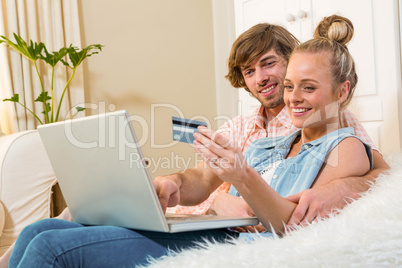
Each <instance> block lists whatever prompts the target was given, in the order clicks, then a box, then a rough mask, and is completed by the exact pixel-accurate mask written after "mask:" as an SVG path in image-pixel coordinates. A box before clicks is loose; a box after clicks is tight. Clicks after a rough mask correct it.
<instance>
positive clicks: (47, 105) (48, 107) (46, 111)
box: [35, 100, 51, 116]
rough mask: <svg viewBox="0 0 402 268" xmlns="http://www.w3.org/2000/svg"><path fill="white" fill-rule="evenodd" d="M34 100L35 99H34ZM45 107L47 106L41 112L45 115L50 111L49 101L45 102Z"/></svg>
mask: <svg viewBox="0 0 402 268" xmlns="http://www.w3.org/2000/svg"><path fill="white" fill-rule="evenodd" d="M35 101H36V100H35ZM46 107H47V110H46V109H44V110H43V111H42V114H44V115H45V116H47V114H48V113H49V111H50V109H51V107H50V103H46Z"/></svg>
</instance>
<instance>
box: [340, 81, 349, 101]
mask: <svg viewBox="0 0 402 268" xmlns="http://www.w3.org/2000/svg"><path fill="white" fill-rule="evenodd" d="M349 92H350V81H349V80H346V81H345V82H343V83H342V84H341V85H340V86H339V91H338V103H339V104H341V103H342V102H344V101H345V100H346V99H347V98H348V96H349Z"/></svg>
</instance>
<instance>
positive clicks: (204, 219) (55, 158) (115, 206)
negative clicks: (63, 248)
mask: <svg viewBox="0 0 402 268" xmlns="http://www.w3.org/2000/svg"><path fill="white" fill-rule="evenodd" d="M38 131H39V134H40V137H41V139H42V142H43V144H44V147H45V149H46V152H47V154H48V156H49V159H50V162H51V165H52V167H53V170H54V172H55V174H56V177H57V179H58V182H59V185H60V188H61V190H62V193H63V196H64V199H65V201H66V203H67V206H68V207H69V209H70V212H71V215H72V217H73V219H74V221H75V222H78V223H81V224H85V225H113V226H121V227H126V228H130V229H136V230H145V231H157V232H171V233H173V232H186V231H196V230H206V229H217V228H226V227H235V226H245V225H256V224H258V222H259V221H258V219H257V218H255V217H248V218H244V217H226V216H217V215H187V214H186V215H179V214H166V215H165V214H164V213H163V211H162V208H161V205H160V203H159V199H158V196H157V194H156V191H155V188H154V185H153V183H152V178H151V175H150V172H149V170H148V168H147V165H146V163H145V160H144V156H143V154H142V152H141V148H140V142H144V141H143V140H142V139H141V140H140V141H138V140H137V137H136V135H135V132H134V129H133V126H132V123H131V119H130V116H129V115H128V114H127V112H126V111H124V110H123V111H116V112H111V113H104V114H99V115H93V116H88V117H84V118H78V119H72V120H71V119H70V120H66V121H63V122H57V123H52V124H47V125H42V126H39V127H38Z"/></svg>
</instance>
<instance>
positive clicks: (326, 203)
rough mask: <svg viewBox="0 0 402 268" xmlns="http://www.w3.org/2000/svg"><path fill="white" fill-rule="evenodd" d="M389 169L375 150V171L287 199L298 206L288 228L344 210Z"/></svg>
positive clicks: (331, 182) (332, 182) (338, 180)
mask: <svg viewBox="0 0 402 268" xmlns="http://www.w3.org/2000/svg"><path fill="white" fill-rule="evenodd" d="M387 169H389V166H388V164H387V163H386V162H385V160H384V158H383V157H382V155H381V154H380V153H379V152H378V151H376V150H373V169H372V170H370V171H369V172H367V173H366V174H365V175H364V176H361V177H347V178H339V179H334V180H332V181H330V182H328V183H327V184H323V185H319V186H317V187H313V188H311V189H308V190H305V191H303V192H300V193H298V194H295V195H292V196H289V197H287V199H288V200H289V201H292V202H295V203H297V204H298V205H297V207H296V209H295V210H294V211H293V214H292V216H291V218H290V220H289V222H288V226H292V225H294V224H299V223H300V222H303V221H306V222H311V221H312V220H314V218H316V216H317V215H319V216H320V217H326V216H327V215H328V214H329V213H330V212H331V211H333V210H334V209H342V208H343V207H344V206H345V205H346V204H347V203H348V202H349V201H350V199H356V198H359V197H360V194H361V193H362V192H365V191H367V190H368V189H369V188H370V184H371V183H374V182H375V180H376V179H377V177H378V176H379V175H380V174H381V173H383V172H385V171H386V170H387Z"/></svg>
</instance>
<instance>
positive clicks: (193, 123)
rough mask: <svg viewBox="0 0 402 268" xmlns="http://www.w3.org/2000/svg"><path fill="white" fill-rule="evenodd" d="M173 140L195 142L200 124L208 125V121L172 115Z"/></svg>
mask: <svg viewBox="0 0 402 268" xmlns="http://www.w3.org/2000/svg"><path fill="white" fill-rule="evenodd" d="M172 125H173V140H175V141H180V142H187V143H193V141H194V136H193V134H194V133H195V132H198V130H197V127H198V126H207V123H206V122H203V121H197V120H191V119H186V118H182V117H177V116H172Z"/></svg>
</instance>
